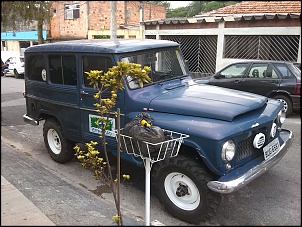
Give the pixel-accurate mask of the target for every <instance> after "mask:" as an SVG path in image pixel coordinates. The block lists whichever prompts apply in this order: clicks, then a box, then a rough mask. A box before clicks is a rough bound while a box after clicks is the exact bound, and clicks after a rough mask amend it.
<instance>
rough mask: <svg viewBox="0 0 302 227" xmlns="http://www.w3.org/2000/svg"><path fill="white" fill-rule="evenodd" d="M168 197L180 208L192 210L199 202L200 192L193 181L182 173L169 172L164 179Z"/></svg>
mask: <svg viewBox="0 0 302 227" xmlns="http://www.w3.org/2000/svg"><path fill="white" fill-rule="evenodd" d="M164 186H165V191H166V193H167V195H168V197H169V199H170V200H171V201H172V202H173V203H174V204H175V205H176V206H177V207H179V208H180V209H183V210H194V209H196V208H197V207H198V206H199V204H200V194H199V191H198V188H197V187H196V185H195V184H194V182H193V181H192V180H191V179H190V178H189V177H187V176H186V175H184V174H181V173H177V172H174V173H170V174H169V175H168V176H167V177H166V179H165V183H164Z"/></svg>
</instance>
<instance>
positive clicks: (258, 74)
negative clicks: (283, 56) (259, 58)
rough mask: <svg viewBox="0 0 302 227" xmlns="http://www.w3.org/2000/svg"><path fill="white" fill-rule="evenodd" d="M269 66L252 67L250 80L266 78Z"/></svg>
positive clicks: (249, 75) (255, 65)
mask: <svg viewBox="0 0 302 227" xmlns="http://www.w3.org/2000/svg"><path fill="white" fill-rule="evenodd" d="M267 68H268V64H260V63H255V64H253V66H252V67H251V69H250V71H249V73H248V78H260V79H262V78H265V73H266V72H267Z"/></svg>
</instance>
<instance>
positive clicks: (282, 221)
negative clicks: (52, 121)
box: [1, 77, 301, 226]
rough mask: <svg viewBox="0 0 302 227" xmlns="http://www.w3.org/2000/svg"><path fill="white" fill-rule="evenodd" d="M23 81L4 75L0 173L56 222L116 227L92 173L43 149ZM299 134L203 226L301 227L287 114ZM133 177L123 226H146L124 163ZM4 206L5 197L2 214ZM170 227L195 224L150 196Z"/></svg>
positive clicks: (140, 173)
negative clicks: (29, 121)
mask: <svg viewBox="0 0 302 227" xmlns="http://www.w3.org/2000/svg"><path fill="white" fill-rule="evenodd" d="M23 89H24V80H23V79H18V80H16V79H15V78H13V77H12V78H1V175H2V176H3V177H4V178H5V179H6V180H7V181H8V182H10V183H11V184H12V185H13V187H15V188H16V189H18V190H19V191H20V192H21V193H22V194H23V195H24V196H25V197H26V198H27V199H28V200H30V201H31V202H32V203H33V204H34V205H35V206H36V207H37V208H38V209H39V210H40V211H41V212H43V213H44V215H46V216H47V217H48V218H49V219H50V220H51V221H52V222H53V223H54V224H55V225H73V226H74V225H115V224H113V223H112V220H111V217H112V216H113V215H115V213H116V211H115V209H114V208H115V207H114V202H113V199H112V195H111V194H110V193H109V192H108V189H106V187H105V186H104V185H102V184H101V183H100V182H99V181H95V180H94V179H92V178H91V172H90V171H88V170H86V169H83V168H82V167H81V166H80V165H79V163H78V162H77V161H76V160H74V161H72V162H70V163H67V164H64V165H62V164H58V163H55V162H53V161H52V160H51V159H50V157H49V155H48V153H47V150H46V148H45V145H44V142H43V137H42V127H43V125H39V126H31V125H26V124H25V123H24V122H23V119H22V115H23V114H24V113H25V112H26V109H25V99H24V98H23V96H22V92H23ZM285 128H289V129H290V130H292V131H293V133H294V140H293V144H292V146H291V148H290V150H289V151H288V153H287V154H286V155H285V156H284V158H283V159H282V160H281V161H280V162H279V163H278V164H277V165H276V166H274V167H273V168H272V169H271V170H270V171H268V172H267V173H266V174H264V175H262V176H261V177H260V178H258V179H256V180H255V181H254V182H252V183H251V184H249V185H246V186H245V187H244V188H242V189H241V190H239V191H238V192H235V193H233V194H230V195H224V196H223V200H222V203H221V205H220V207H219V209H218V211H217V214H216V216H215V218H214V220H213V222H211V223H203V225H217V226H219V225H226V226H234V225H235V226H244V225H266V226H269V225H278V226H286V225H288V226H301V118H300V115H299V114H295V115H293V116H291V117H289V118H288V119H287V120H286V122H285ZM122 172H125V173H127V174H130V176H131V180H130V181H125V182H123V183H122V185H121V198H122V202H121V204H122V210H123V212H124V214H125V217H124V225H144V214H145V213H144V212H145V203H144V196H145V195H144V169H141V168H138V167H135V166H133V165H130V164H129V163H125V162H122ZM3 207H5V203H3V200H1V217H3V213H2V211H3ZM155 219H156V220H159V221H160V222H161V223H163V224H165V225H179V226H191V225H190V224H187V223H184V222H181V221H179V220H178V219H177V218H174V217H171V216H170V215H169V214H167V213H166V212H165V210H164V208H163V206H162V205H161V203H160V201H159V200H158V199H157V198H156V197H154V196H151V218H150V220H151V221H152V220H155Z"/></svg>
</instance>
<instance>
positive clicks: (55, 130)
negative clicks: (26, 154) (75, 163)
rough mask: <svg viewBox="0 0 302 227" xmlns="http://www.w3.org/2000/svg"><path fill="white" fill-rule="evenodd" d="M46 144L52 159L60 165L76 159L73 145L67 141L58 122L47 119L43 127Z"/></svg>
mask: <svg viewBox="0 0 302 227" xmlns="http://www.w3.org/2000/svg"><path fill="white" fill-rule="evenodd" d="M43 137H44V143H45V145H46V148H47V150H48V153H49V155H50V157H51V158H52V159H53V160H54V161H56V162H58V163H66V162H69V161H71V160H72V159H73V158H74V150H73V143H72V142H71V141H69V140H67V139H66V138H65V137H64V135H63V131H62V128H61V126H60V124H59V123H58V121H56V120H54V119H53V118H49V119H46V121H45V123H44V126H43Z"/></svg>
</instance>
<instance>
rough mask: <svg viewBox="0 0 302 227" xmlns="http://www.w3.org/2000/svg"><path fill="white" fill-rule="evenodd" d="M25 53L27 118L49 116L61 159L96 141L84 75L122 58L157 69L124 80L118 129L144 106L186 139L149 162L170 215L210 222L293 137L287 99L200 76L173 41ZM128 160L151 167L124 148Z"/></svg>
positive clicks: (83, 44) (51, 144)
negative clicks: (145, 77) (140, 78)
mask: <svg viewBox="0 0 302 227" xmlns="http://www.w3.org/2000/svg"><path fill="white" fill-rule="evenodd" d="M24 54H25V61H26V63H25V64H26V66H27V67H26V69H25V97H26V105H27V113H26V114H25V115H24V121H26V122H28V123H31V124H34V125H38V124H39V122H40V121H45V122H44V127H43V135H44V140H45V144H46V147H47V149H48V151H49V154H50V156H51V157H52V158H53V159H54V160H55V161H57V162H60V163H65V162H68V161H70V160H71V159H72V158H73V157H74V150H73V149H72V147H73V146H74V144H75V143H78V142H81V143H86V142H89V141H91V140H93V141H97V140H99V134H100V129H99V128H98V125H95V124H94V122H95V121H94V119H97V118H98V114H97V112H96V109H95V106H94V105H93V104H94V103H95V102H96V101H95V99H94V98H93V95H94V94H95V93H96V92H97V91H96V90H95V89H93V88H92V87H91V85H89V81H88V80H87V75H86V74H85V72H87V71H89V70H95V69H98V70H104V71H107V70H108V68H109V67H112V66H113V65H116V64H117V63H118V62H121V61H124V62H134V63H139V64H141V65H142V66H145V65H148V66H150V68H151V72H150V74H149V76H150V78H151V79H152V82H151V83H148V84H144V87H142V88H141V87H140V86H138V84H137V83H136V82H135V81H134V80H133V78H130V77H126V78H125V81H124V84H125V89H123V90H120V91H119V92H118V99H117V104H116V107H115V108H120V111H121V127H124V126H125V124H126V123H128V122H129V121H131V119H133V118H134V117H135V116H137V115H138V114H139V113H141V112H146V113H149V114H150V115H151V116H152V117H153V118H154V125H156V126H159V127H161V128H163V129H167V130H171V131H175V132H180V133H183V134H186V135H189V137H188V138H186V139H184V141H183V143H182V145H181V148H180V151H179V154H178V155H177V156H176V157H173V158H171V159H167V160H166V159H165V160H163V161H160V162H157V163H154V164H153V167H152V177H153V179H154V180H153V181H152V182H153V183H154V185H155V187H156V189H157V190H156V191H157V192H158V193H157V195H158V196H159V198H160V200H161V201H162V202H163V204H164V205H165V207H166V209H167V211H168V212H170V213H171V214H172V215H174V216H176V217H178V218H180V219H181V220H184V221H186V222H189V223H199V222H200V221H204V220H208V219H209V218H211V217H212V216H213V214H214V213H215V212H216V209H217V207H218V204H219V202H220V199H221V194H222V193H231V192H234V191H236V190H238V189H239V188H241V187H242V186H244V185H246V184H247V183H249V182H251V181H252V180H253V179H255V178H257V177H259V176H260V175H261V174H263V173H264V172H266V171H267V170H269V169H270V168H271V167H272V166H274V165H275V164H276V163H278V162H279V161H280V160H281V158H282V157H283V156H284V155H285V153H286V152H287V150H288V147H289V146H290V143H291V141H292V137H293V135H292V132H291V131H289V130H286V129H283V128H282V124H283V122H284V120H285V112H284V109H283V104H282V103H281V102H280V101H278V100H275V99H269V98H267V97H264V96H261V95H257V94H252V93H247V92H243V91H237V90H232V89H227V88H222V87H217V86H211V85H207V84H200V83H196V82H194V80H192V78H191V77H190V74H189V71H188V68H187V65H186V64H185V61H184V59H183V56H182V54H181V51H180V49H179V45H178V44H177V43H175V42H171V41H164V40H146V39H143V40H123V39H117V40H76V41H66V42H59V43H50V44H42V45H35V46H32V47H29V48H27V49H26V50H25V53H24ZM107 96H108V97H109V94H107ZM104 97H106V93H104ZM111 120H112V128H111V130H109V131H108V132H107V142H108V147H109V148H110V150H111V151H112V152H113V153H114V154H116V145H117V143H116V138H115V134H114V133H112V132H113V131H114V130H115V129H116V121H115V119H114V118H112V119H111ZM121 157H122V158H124V159H126V160H128V161H131V162H133V163H135V164H137V165H140V166H143V165H144V163H143V160H142V159H140V158H137V157H134V156H132V155H129V154H127V153H126V152H121ZM142 171H143V170H142Z"/></svg>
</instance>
